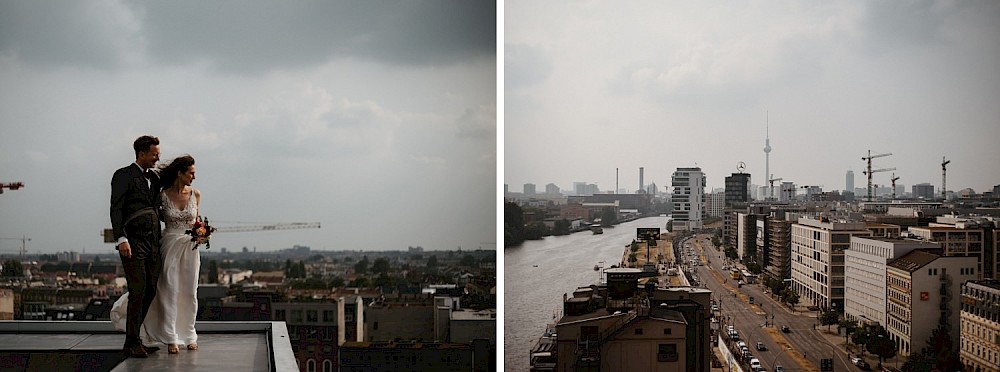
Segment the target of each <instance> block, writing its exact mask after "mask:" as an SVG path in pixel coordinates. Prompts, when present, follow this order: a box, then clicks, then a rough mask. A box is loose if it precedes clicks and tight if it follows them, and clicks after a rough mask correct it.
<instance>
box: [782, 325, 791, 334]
mask: <svg viewBox="0 0 1000 372" xmlns="http://www.w3.org/2000/svg"><path fill="white" fill-rule="evenodd" d="M781 331H782V332H784V333H789V332H791V331H792V330H791V329H789V328H788V326H786V325H783V326H781Z"/></svg>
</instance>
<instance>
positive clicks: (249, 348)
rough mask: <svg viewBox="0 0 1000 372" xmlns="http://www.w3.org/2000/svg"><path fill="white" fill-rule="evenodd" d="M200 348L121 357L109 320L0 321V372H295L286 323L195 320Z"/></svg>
mask: <svg viewBox="0 0 1000 372" xmlns="http://www.w3.org/2000/svg"><path fill="white" fill-rule="evenodd" d="M196 328H197V330H198V346H199V347H198V350H195V351H188V350H187V349H184V348H182V349H181V351H180V353H179V354H173V355H171V354H168V353H167V350H166V347H165V346H163V345H149V344H147V346H160V350H159V351H157V352H155V353H153V354H151V355H150V356H149V358H145V359H142V358H125V357H124V355H123V354H122V344H123V343H124V342H125V334H124V333H123V332H118V331H115V330H114V328H113V327H112V326H111V323H110V322H108V321H95V322H87V321H0V370H2V371H44V372H53V371H64V370H77V371H115V372H125V371H140V370H141V371H213V372H218V371H298V370H299V369H298V366H297V364H296V362H295V355H294V354H293V352H292V347H291V343H290V341H289V338H288V331H287V329H286V328H285V323H284V322H198V323H197V324H196Z"/></svg>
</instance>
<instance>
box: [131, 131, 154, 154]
mask: <svg viewBox="0 0 1000 372" xmlns="http://www.w3.org/2000/svg"><path fill="white" fill-rule="evenodd" d="M159 144H160V139H159V138H156V137H153V136H142V137H139V138H136V139H135V142H133V143H132V149H134V150H135V156H136V157H139V153H140V152H145V151H149V148H150V147H152V146H153V145H159Z"/></svg>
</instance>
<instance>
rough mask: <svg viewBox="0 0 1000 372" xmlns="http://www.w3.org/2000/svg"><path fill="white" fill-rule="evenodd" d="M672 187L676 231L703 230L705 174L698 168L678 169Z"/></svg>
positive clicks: (672, 179)
mask: <svg viewBox="0 0 1000 372" xmlns="http://www.w3.org/2000/svg"><path fill="white" fill-rule="evenodd" d="M671 185H672V186H673V188H674V192H673V194H672V195H671V198H670V200H671V203H672V205H673V217H674V230H675V231H686V230H697V229H701V228H702V219H703V215H704V208H705V205H704V199H705V173H703V172H702V171H701V168H698V167H694V168H677V171H676V172H674V174H673V176H672V177H671Z"/></svg>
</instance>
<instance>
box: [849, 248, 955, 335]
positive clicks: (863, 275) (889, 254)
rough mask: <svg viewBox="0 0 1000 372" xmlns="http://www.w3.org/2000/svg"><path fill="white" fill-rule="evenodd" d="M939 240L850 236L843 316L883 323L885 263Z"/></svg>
mask: <svg viewBox="0 0 1000 372" xmlns="http://www.w3.org/2000/svg"><path fill="white" fill-rule="evenodd" d="M934 248H941V245H940V244H938V243H931V242H924V241H920V240H906V239H899V238H886V237H875V236H872V237H861V236H853V237H851V248H850V249H848V250H846V251H844V273H845V274H844V316H846V317H847V318H848V319H851V320H855V321H857V322H858V323H860V324H876V323H877V324H883V325H884V324H885V323H886V313H885V308H886V300H885V294H886V284H885V283H886V264H887V263H888V262H889V261H891V260H895V259H898V258H900V257H902V256H903V255H905V254H907V253H910V252H911V251H913V250H916V249H934Z"/></svg>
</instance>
